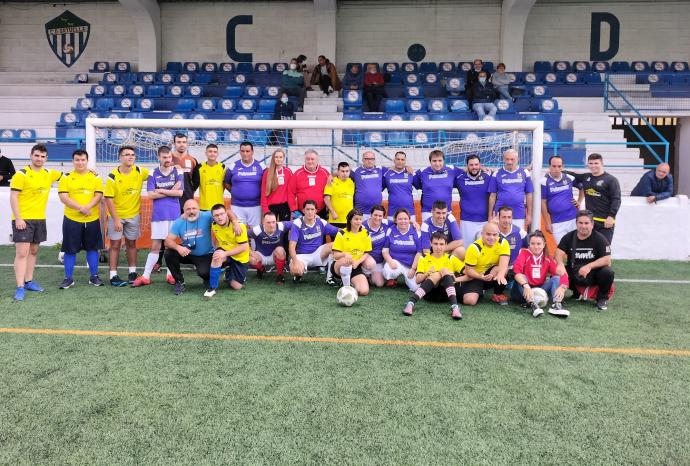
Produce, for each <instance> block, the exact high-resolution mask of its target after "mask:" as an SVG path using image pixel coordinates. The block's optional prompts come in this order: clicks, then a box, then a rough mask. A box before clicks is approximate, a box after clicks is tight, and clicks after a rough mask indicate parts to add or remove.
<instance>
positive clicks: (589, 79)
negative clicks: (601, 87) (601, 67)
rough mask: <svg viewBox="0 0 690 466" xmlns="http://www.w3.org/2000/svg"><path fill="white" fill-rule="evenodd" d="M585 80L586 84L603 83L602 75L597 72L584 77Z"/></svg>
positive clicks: (591, 72)
mask: <svg viewBox="0 0 690 466" xmlns="http://www.w3.org/2000/svg"><path fill="white" fill-rule="evenodd" d="M583 80H584V82H585V83H586V84H590V83H601V74H599V72H597V71H590V72H589V73H586V74H585V75H584V77H583Z"/></svg>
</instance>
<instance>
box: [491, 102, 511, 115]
mask: <svg viewBox="0 0 690 466" xmlns="http://www.w3.org/2000/svg"><path fill="white" fill-rule="evenodd" d="M494 105H496V109H497V112H498V113H515V109H514V108H513V101H512V100H510V99H498V100H496V101H494Z"/></svg>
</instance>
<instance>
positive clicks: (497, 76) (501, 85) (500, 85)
mask: <svg viewBox="0 0 690 466" xmlns="http://www.w3.org/2000/svg"><path fill="white" fill-rule="evenodd" d="M491 84H493V85H494V88H495V89H496V92H498V94H499V95H500V96H501V98H503V99H509V100H512V101H513V102H515V99H513V96H511V95H510V87H509V86H510V76H508V75H507V74H506V65H504V64H503V63H499V64H498V66H497V67H496V72H495V73H494V74H492V75H491Z"/></svg>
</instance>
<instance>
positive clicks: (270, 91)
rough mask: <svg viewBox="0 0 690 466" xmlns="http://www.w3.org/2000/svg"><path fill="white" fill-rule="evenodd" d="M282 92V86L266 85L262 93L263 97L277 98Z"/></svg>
mask: <svg viewBox="0 0 690 466" xmlns="http://www.w3.org/2000/svg"><path fill="white" fill-rule="evenodd" d="M279 93H280V86H266V87H264V90H263V92H262V93H261V97H269V98H273V99H277V98H278V97H280V96H279Z"/></svg>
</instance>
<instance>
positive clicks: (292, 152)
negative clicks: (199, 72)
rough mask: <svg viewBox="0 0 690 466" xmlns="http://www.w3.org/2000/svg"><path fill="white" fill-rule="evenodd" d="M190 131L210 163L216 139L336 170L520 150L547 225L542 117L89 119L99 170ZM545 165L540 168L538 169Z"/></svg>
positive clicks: (490, 159) (148, 155) (232, 153)
mask: <svg viewBox="0 0 690 466" xmlns="http://www.w3.org/2000/svg"><path fill="white" fill-rule="evenodd" d="M177 133H181V134H184V135H186V136H187V141H188V145H189V153H190V154H191V155H193V156H195V157H197V158H200V160H204V149H205V147H206V145H207V144H209V143H214V144H216V145H217V146H218V148H219V153H220V157H219V160H221V161H224V162H225V163H226V164H227V163H228V162H234V161H235V160H236V159H237V158H239V145H240V143H241V142H243V141H249V142H251V143H252V144H253V145H254V156H255V158H256V159H258V160H265V161H266V163H268V160H269V159H270V157H271V154H272V153H273V151H274V150H276V149H277V148H282V149H283V150H284V151H285V153H286V157H287V162H288V165H290V166H292V167H295V166H300V165H301V164H302V160H303V156H304V152H305V150H307V149H314V150H316V151H317V152H318V153H319V155H320V163H321V164H322V165H324V166H326V167H329V168H334V167H336V166H337V164H338V163H339V162H341V161H347V162H349V163H350V164H351V165H353V166H356V165H359V164H360V162H361V155H362V154H363V153H364V152H365V151H366V150H371V151H373V152H374V153H375V154H376V155H377V164H379V165H387V166H391V165H392V160H393V158H394V156H395V153H396V152H398V151H404V152H405V153H406V154H407V163H408V165H410V166H412V167H414V168H422V167H425V166H427V165H428V156H429V152H430V151H431V150H435V149H439V150H441V151H443V153H444V154H445V156H446V157H445V158H446V164H448V165H454V166H464V165H465V159H466V157H467V156H468V155H470V154H477V155H479V156H480V158H481V160H482V164H483V165H484V166H487V167H499V166H501V164H502V154H503V152H505V151H506V150H507V149H515V150H516V151H517V152H518V154H519V161H520V165H521V166H524V167H527V166H531V167H534V168H535V169H534V170H532V171H531V176H532V182H533V184H534V187H535V189H534V194H533V197H532V213H533V218H532V228H535V227H536V226H538V225H540V222H541V216H540V209H541V189H539V187H540V185H541V176H542V173H541V167H542V162H543V122H541V121H536V120H535V121H532V120H530V121H448V120H442V121H424V120H422V121H402V120H386V121H383V120H343V121H324V120H251V119H232V120H212V119H174V118H171V119H117V118H115V119H110V118H107V119H106V118H87V119H86V149H87V151H88V152H89V154H96V156H95V157H93V156H92V157H90V158H89V161H90V163H91V164H92V168H93V169H96V170H97V171H99V172H101V173H102V174H105V173H107V172H108V171H110V170H111V169H112V168H114V167H115V166H117V164H118V155H117V151H118V149H119V147H121V146H123V145H131V146H134V147H136V149H137V163H138V164H141V165H144V166H147V165H148V166H155V165H156V164H157V158H156V151H157V150H158V148H159V147H160V146H162V145H172V143H173V136H174V135H175V134H177ZM537 168H538V169H537Z"/></svg>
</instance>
